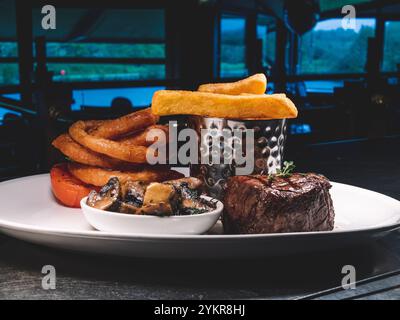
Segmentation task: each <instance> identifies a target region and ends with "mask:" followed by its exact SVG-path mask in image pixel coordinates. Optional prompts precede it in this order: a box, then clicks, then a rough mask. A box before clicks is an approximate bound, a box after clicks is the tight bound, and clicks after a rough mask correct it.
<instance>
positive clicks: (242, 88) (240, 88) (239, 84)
mask: <svg viewBox="0 0 400 320" xmlns="http://www.w3.org/2000/svg"><path fill="white" fill-rule="evenodd" d="M266 89H267V78H266V77H265V75H264V74H263V73H257V74H255V75H253V76H251V77H248V78H246V79H243V80H239V81H236V82H228V83H207V84H202V85H201V86H200V87H199V88H198V89H197V90H198V91H201V92H211V93H222V94H232V95H238V94H241V93H252V94H263V93H265V90H266Z"/></svg>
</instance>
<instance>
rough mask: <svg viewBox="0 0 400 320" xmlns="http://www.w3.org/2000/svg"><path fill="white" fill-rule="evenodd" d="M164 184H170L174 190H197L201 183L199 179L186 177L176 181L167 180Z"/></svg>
mask: <svg viewBox="0 0 400 320" xmlns="http://www.w3.org/2000/svg"><path fill="white" fill-rule="evenodd" d="M164 183H165V184H171V185H173V186H174V187H176V188H178V189H179V188H182V187H183V186H185V187H187V188H189V189H193V190H194V189H199V188H200V187H201V186H202V185H203V183H202V182H201V180H200V179H197V178H194V177H187V178H181V179H176V180H169V181H165V182H164Z"/></svg>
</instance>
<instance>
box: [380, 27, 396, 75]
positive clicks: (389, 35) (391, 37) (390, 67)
mask: <svg viewBox="0 0 400 320" xmlns="http://www.w3.org/2000/svg"><path fill="white" fill-rule="evenodd" d="M399 35H400V21H386V23H385V39H384V47H383V65H382V70H383V71H399V70H400V50H399V48H400V37H399Z"/></svg>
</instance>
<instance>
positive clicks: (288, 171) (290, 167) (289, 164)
mask: <svg viewBox="0 0 400 320" xmlns="http://www.w3.org/2000/svg"><path fill="white" fill-rule="evenodd" d="M295 168H296V166H295V165H294V163H293V161H284V162H283V168H282V169H277V170H276V173H275V174H271V175H270V176H269V181H270V182H271V181H272V180H273V179H274V178H275V177H281V178H288V177H290V176H291V175H292V173H293V171H294V169H295Z"/></svg>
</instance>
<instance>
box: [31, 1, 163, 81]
mask: <svg viewBox="0 0 400 320" xmlns="http://www.w3.org/2000/svg"><path fill="white" fill-rule="evenodd" d="M39 17H40V12H38V11H37V10H36V11H34V12H33V20H34V35H35V36H45V37H46V39H47V41H48V42H47V44H46V54H47V59H48V61H49V62H48V64H47V67H48V69H49V70H50V71H53V72H54V77H53V80H54V81H68V82H71V81H72V82H74V81H117V80H118V81H124V80H147V79H163V78H165V31H164V11H163V10H116V9H109V10H105V11H100V12H99V11H96V10H92V9H88V10H84V9H66V8H61V9H59V10H58V11H57V21H60V20H62V21H63V26H62V27H63V28H57V29H56V30H55V32H53V31H52V32H48V31H45V30H43V29H41V28H38V27H37V25H39V26H40V21H38V19H39ZM85 20H86V21H87V23H90V25H88V26H87V27H86V28H79V29H77V28H75V25H76V23H78V24H79V23H80V22H81V23H82V21H85ZM35 26H36V28H35ZM59 29H60V31H58V30H59Z"/></svg>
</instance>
